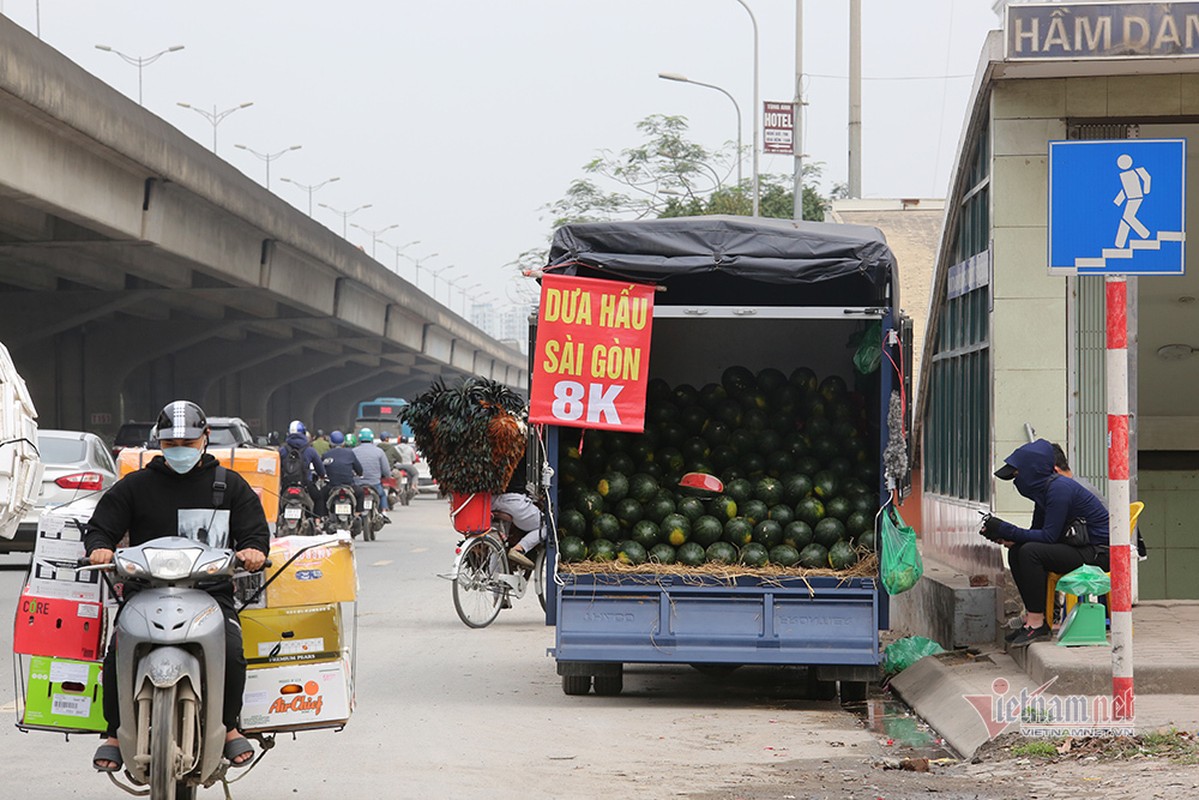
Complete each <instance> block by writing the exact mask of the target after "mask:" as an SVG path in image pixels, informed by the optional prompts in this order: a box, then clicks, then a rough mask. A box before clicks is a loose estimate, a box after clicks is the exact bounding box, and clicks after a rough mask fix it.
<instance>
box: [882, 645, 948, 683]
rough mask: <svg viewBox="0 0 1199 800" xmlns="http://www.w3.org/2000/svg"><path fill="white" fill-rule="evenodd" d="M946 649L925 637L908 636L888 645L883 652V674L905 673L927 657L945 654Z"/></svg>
mask: <svg viewBox="0 0 1199 800" xmlns="http://www.w3.org/2000/svg"><path fill="white" fill-rule="evenodd" d="M944 652H945V648H944V647H942V646H941V645H939V644H937V643H936V642H934V641H933V640H932V639H925V638H924V637H923V636H906V637H904V638H903V639H900V640H898V641H895V642H892V643H891V644H889V645H887V649H886V650H884V651H883V672H884V673H885V674H887V675H894V674H895V673H897V672H903V671H904V670H905V669H907V668H908V667H910V666H912V665H913V664H915V663H916V662H917V661H919V660H920V659H922V658H924V657H925V656H935V655H936V654H937V653H944Z"/></svg>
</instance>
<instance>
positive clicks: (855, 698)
mask: <svg viewBox="0 0 1199 800" xmlns="http://www.w3.org/2000/svg"><path fill="white" fill-rule="evenodd" d="M866 688H867V687H866V681H841V702H842V703H863V702H865V701H866Z"/></svg>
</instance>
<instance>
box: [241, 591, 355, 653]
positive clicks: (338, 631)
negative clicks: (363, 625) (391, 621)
mask: <svg viewBox="0 0 1199 800" xmlns="http://www.w3.org/2000/svg"><path fill="white" fill-rule="evenodd" d="M241 639H242V649H243V651H244V653H245V656H246V664H247V665H248V666H249V668H250V669H262V668H264V667H272V666H278V665H281V664H292V663H300V662H307V663H316V662H325V661H336V660H338V659H340V658H341V656H342V642H343V633H342V618H341V607H340V606H338V605H336V604H330V605H320V606H297V607H294V608H262V609H247V610H245V611H243V612H242V613H241Z"/></svg>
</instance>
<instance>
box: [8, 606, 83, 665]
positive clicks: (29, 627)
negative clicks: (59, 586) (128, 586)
mask: <svg viewBox="0 0 1199 800" xmlns="http://www.w3.org/2000/svg"><path fill="white" fill-rule="evenodd" d="M103 633H104V607H103V606H101V605H100V604H99V603H85V602H81V601H79V600H63V599H60V598H58V597H40V596H38V595H34V594H30V593H29V591H28V590H26V591H24V592H22V593H21V598H20V602H19V603H18V604H17V619H16V624H15V625H14V626H13V643H12V649H13V652H14V653H24V654H26V655H31V656H53V657H55V658H73V659H77V660H80V661H95V660H98V659H99V658H101V657H102V656H103V654H104V651H103V649H102V648H101V642H102V641H103V639H102V636H103Z"/></svg>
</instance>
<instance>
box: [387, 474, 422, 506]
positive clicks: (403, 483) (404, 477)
mask: <svg viewBox="0 0 1199 800" xmlns="http://www.w3.org/2000/svg"><path fill="white" fill-rule="evenodd" d="M383 488H384V489H385V490H386V491H387V504H388V505H389V506H391V507H392V508H395V507H396V506H406V505H408V504H409V503H411V502H412V498H414V497H416V482H415V480H413V481H411V482H410V481H409V480H408V474H407V473H406V472H404V471H403V470H401V469H393V470H392V471H391V477H390V478H384V479H383Z"/></svg>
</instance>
